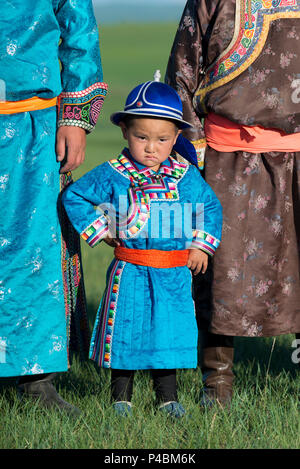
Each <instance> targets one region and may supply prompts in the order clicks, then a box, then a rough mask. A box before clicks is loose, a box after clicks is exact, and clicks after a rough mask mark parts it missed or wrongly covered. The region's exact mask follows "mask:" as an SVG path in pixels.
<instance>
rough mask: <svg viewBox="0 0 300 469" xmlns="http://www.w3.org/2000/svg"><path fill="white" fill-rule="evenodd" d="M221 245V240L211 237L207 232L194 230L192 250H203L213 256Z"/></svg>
mask: <svg viewBox="0 0 300 469" xmlns="http://www.w3.org/2000/svg"><path fill="white" fill-rule="evenodd" d="M219 244H220V240H219V239H217V238H215V237H214V236H212V235H210V234H209V233H207V232H206V231H200V230H194V231H193V241H192V244H191V246H190V249H191V248H195V249H201V250H202V251H204V252H206V253H207V254H209V255H210V256H213V255H214V253H215V251H216V249H217V247H218V246H219Z"/></svg>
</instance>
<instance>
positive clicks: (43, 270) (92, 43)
mask: <svg viewBox="0 0 300 469" xmlns="http://www.w3.org/2000/svg"><path fill="white" fill-rule="evenodd" d="M0 31H1V33H0V37H1V41H0V101H23V100H27V99H29V98H32V97H34V96H37V97H39V98H46V99H49V98H54V97H59V104H58V108H56V107H55V106H54V107H50V108H47V109H44V110H36V111H32V112H19V113H14V114H10V115H4V114H0V376H18V375H24V374H35V373H46V372H55V371H66V370H67V369H68V354H67V348H68V335H69V328H70V313H72V312H74V305H75V303H76V294H77V293H78V290H79V288H80V285H79V282H80V272H78V271H72V268H73V269H74V266H75V267H77V268H80V267H79V263H78V253H77V254H76V253H75V252H73V251H72V249H73V248H74V246H71V245H72V243H70V241H72V239H70V235H69V238H68V239H66V238H64V240H63V239H62V236H61V226H60V221H59V217H58V206H59V203H58V196H59V192H60V189H61V184H62V183H64V180H65V179H66V178H65V177H62V178H60V176H59V168H60V164H59V163H57V161H56V153H55V136H56V128H57V125H59V126H60V125H73V126H74V125H75V126H79V127H82V128H84V129H85V130H87V131H91V130H92V129H93V127H94V125H95V123H96V120H97V116H98V113H99V110H100V107H101V104H102V101H103V98H104V95H105V93H106V85H105V84H104V83H102V80H103V77H102V69H101V61H100V51H99V42H98V29H97V25H96V21H95V17H94V14H93V9H92V1H91V0H85V1H81V0H80V1H79V0H38V1H32V0H2V2H1V17H0ZM0 104H1V103H0ZM57 111H58V112H57ZM57 119H58V122H57ZM60 179H61V180H60ZM60 216H61V217H63V213H62V212H60ZM66 235H67V234H66ZM72 236H73V235H72V233H71V238H72ZM76 256H77V259H76ZM73 260H74V261H75V262H74V263H73V264H72V261H73ZM74 270H75V269H74ZM78 314H79V312H78Z"/></svg>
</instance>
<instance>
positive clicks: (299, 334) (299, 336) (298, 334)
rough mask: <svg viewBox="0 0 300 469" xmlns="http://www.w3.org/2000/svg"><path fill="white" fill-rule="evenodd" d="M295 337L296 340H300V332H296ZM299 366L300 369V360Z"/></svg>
mask: <svg viewBox="0 0 300 469" xmlns="http://www.w3.org/2000/svg"><path fill="white" fill-rule="evenodd" d="M295 337H296V340H300V333H299V332H298V333H297V334H295ZM298 347H299V345H298V343H297V348H298ZM298 368H299V370H300V361H298Z"/></svg>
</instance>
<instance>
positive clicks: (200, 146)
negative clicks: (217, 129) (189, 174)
mask: <svg viewBox="0 0 300 469" xmlns="http://www.w3.org/2000/svg"><path fill="white" fill-rule="evenodd" d="M191 143H192V144H193V145H194V147H195V150H196V153H197V164H198V168H199V169H203V168H204V157H205V150H206V139H205V138H202V139H200V140H194V141H192V142H191Z"/></svg>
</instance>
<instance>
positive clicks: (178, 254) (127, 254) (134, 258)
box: [114, 246, 189, 269]
mask: <svg viewBox="0 0 300 469" xmlns="http://www.w3.org/2000/svg"><path fill="white" fill-rule="evenodd" d="M114 254H115V258H116V259H119V260H120V261H125V262H130V263H131V264H137V265H145V266H148V267H156V268H160V269H168V268H171V267H182V266H185V265H186V264H187V261H188V256H189V250H188V249H184V250H182V251H159V250H157V249H128V248H124V247H122V246H118V247H116V248H115V251H114Z"/></svg>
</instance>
